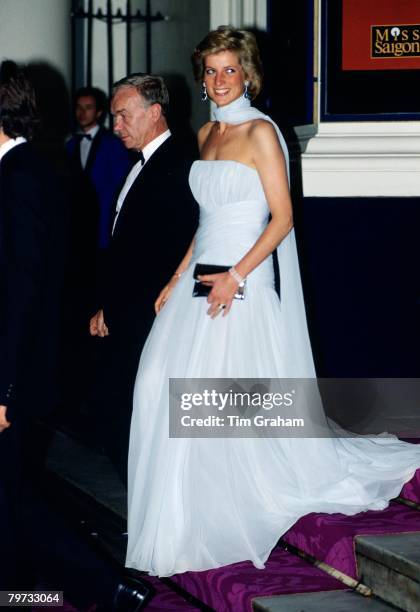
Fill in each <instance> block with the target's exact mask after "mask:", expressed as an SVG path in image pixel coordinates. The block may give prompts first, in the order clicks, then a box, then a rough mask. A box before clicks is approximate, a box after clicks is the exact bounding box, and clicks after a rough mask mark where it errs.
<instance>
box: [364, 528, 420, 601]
mask: <svg viewBox="0 0 420 612" xmlns="http://www.w3.org/2000/svg"><path fill="white" fill-rule="evenodd" d="M355 546H356V558H357V568H358V573H359V575H360V576H361V580H362V582H364V583H365V584H368V585H369V586H370V587H371V588H372V590H373V592H374V593H375V594H377V595H379V596H380V597H381V598H382V599H384V600H385V601H388V602H389V603H391V604H393V605H394V606H397V607H398V608H401V609H402V610H405V611H406V612H418V611H419V610H420V532H419V533H411V534H396V535H381V536H359V537H356V539H355Z"/></svg>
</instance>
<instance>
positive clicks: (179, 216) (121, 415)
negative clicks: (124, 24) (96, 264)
mask: <svg viewBox="0 0 420 612" xmlns="http://www.w3.org/2000/svg"><path fill="white" fill-rule="evenodd" d="M168 100H169V96H168V91H167V88H166V86H165V84H164V82H163V79H162V78H160V77H156V76H150V75H144V74H135V75H131V76H129V77H127V78H125V79H122V80H121V81H118V82H117V83H116V84H115V85H114V89H113V98H112V104H111V109H112V113H113V115H114V118H115V125H114V130H115V133H116V134H118V136H119V137H120V138H121V140H122V142H123V143H124V145H125V146H126V147H127V148H128V149H133V150H136V151H137V152H138V153H139V156H140V159H139V161H138V162H137V163H136V164H135V165H134V166H133V168H132V170H131V172H130V173H129V175H128V177H127V180H126V182H125V185H124V187H123V189H122V191H121V193H120V195H119V198H118V202H117V209H116V216H115V221H114V226H113V233H112V240H111V245H110V251H109V261H108V265H107V267H106V275H105V279H104V287H103V293H102V303H101V306H102V308H101V309H100V310H99V311H98V312H97V313H96V314H95V316H94V317H93V318H92V319H91V323H90V331H91V334H92V335H98V336H101V337H104V338H105V340H104V345H106V347H104V348H106V353H107V356H106V365H105V366H104V367H103V370H102V373H103V376H102V379H101V385H100V391H99V392H98V398H100V402H101V411H102V412H101V414H102V419H103V421H104V423H106V427H107V430H108V434H109V435H108V440H107V444H106V448H107V449H108V452H109V455H110V457H111V459H112V460H113V462H114V464H115V466H116V467H117V469H118V471H119V474H120V476H121V479H122V480H123V482H124V483H126V479H127V475H126V472H127V453H128V439H129V428H130V420H131V412H132V401H133V390H134V383H135V377H136V372H137V367H138V363H139V358H140V354H141V350H142V348H143V344H144V342H145V340H146V337H147V335H148V333H149V330H150V327H151V325H152V323H153V319H154V315H155V313H154V302H155V300H156V298H157V296H158V295H159V292H160V290H161V289H162V288H163V287H164V286H165V284H166V283H167V282H168V281H169V279H170V278H171V276H172V275H173V274H174V272H175V269H176V266H177V265H178V264H179V262H180V261H181V260H182V258H183V256H184V254H185V252H186V251H187V249H188V246H189V244H190V242H191V240H192V238H193V235H194V231H195V229H196V225H197V217H198V209H197V206H196V204H195V202H194V200H193V197H192V194H191V192H190V189H189V185H188V174H189V170H190V166H191V161H192V160H191V159H190V158H188V157H187V156H186V154H185V153H184V151H183V149H182V148H180V146H179V145H177V144H176V142H175V141H174V139H173V137H172V136H171V133H170V130H169V129H168V125H167V121H166V113H167V109H168ZM151 409H152V407H151Z"/></svg>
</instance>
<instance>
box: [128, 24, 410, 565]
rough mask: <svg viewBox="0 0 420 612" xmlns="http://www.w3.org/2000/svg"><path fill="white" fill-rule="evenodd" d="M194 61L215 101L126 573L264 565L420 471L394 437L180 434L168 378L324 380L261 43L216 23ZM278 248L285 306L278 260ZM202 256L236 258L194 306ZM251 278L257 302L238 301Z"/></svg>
mask: <svg viewBox="0 0 420 612" xmlns="http://www.w3.org/2000/svg"><path fill="white" fill-rule="evenodd" d="M193 62H194V64H195V71H196V77H197V79H199V80H200V82H202V83H203V95H204V97H205V96H206V95H207V96H208V97H209V98H210V99H211V100H213V101H214V102H215V103H216V105H217V109H216V111H215V121H212V122H209V123H207V124H206V125H204V126H203V127H202V128H201V130H200V132H199V146H200V151H201V160H200V161H197V162H195V163H194V164H193V166H192V169H191V174H190V185H191V189H192V191H193V194H194V196H195V198H196V200H197V202H198V203H199V205H200V225H199V228H198V231H197V234H196V236H195V238H194V241H193V244H192V245H191V248H190V249H189V251H188V253H187V254H186V256H185V258H184V259H183V261H182V262H181V263H180V265H179V267H178V269H177V270H176V271H175V274H174V277H173V278H172V279H171V280H170V282H169V284H168V285H167V286H166V287H165V288H164V290H163V291H162V293H161V294H160V296H159V298H158V300H157V302H156V310H157V312H158V313H159V314H158V316H157V318H156V320H155V323H154V326H153V328H152V330H151V332H150V335H149V338H148V340H147V342H146V345H145V347H144V350H143V353H142V356H141V360H140V365H139V370H138V375H137V381H136V388H135V394H134V412H133V419H132V424H131V437H130V451H129V470H128V550H127V560H126V565H127V566H128V567H133V568H136V569H139V570H143V571H146V572H149V573H150V574H153V575H158V576H168V575H172V574H175V573H180V572H185V571H188V570H207V569H210V568H215V567H219V566H222V565H227V564H229V563H234V562H239V561H244V560H250V561H252V562H253V564H254V565H255V566H256V567H258V568H263V567H264V562H265V561H266V560H267V558H268V556H269V554H270V551H271V550H272V548H273V547H274V546H275V544H276V542H277V541H278V539H279V538H280V536H281V535H282V534H283V533H284V532H285V531H286V530H287V529H289V528H290V527H291V526H292V525H293V523H294V522H295V521H296V520H298V519H299V518H300V517H301V516H303V515H305V514H307V513H309V512H343V513H346V514H355V513H357V512H360V511H363V510H367V509H383V508H385V507H386V506H387V504H388V501H389V500H390V499H391V498H392V497H395V496H396V495H397V494H398V493H399V491H400V489H401V487H402V486H403V484H404V483H405V482H406V481H407V480H409V479H410V478H411V477H412V475H413V474H414V472H415V470H416V468H418V467H420V448H419V447H416V446H415V445H410V444H406V443H403V442H400V441H398V440H396V439H392V438H361V437H356V438H354V437H353V438H352V437H349V438H346V437H339V438H334V437H331V438H321V439H319V438H318V439H317V438H304V439H302V438H294V439H290V438H262V439H261V438H259V439H257V438H244V439H240V438H235V439H233V438H230V439H229V438H217V439H208V438H170V437H169V433H168V429H169V427H168V422H169V417H168V413H169V408H168V403H169V388H168V381H169V378H227V377H229V378H299V377H300V378H314V377H315V370H314V365H313V359H312V352H311V347H310V343H309V337H308V331H307V325H306V317H305V310H304V305H303V298H302V289H301V283H300V274H299V266H298V259H297V253H296V246H295V239H294V232H293V229H292V208H291V202H290V197H289V190H288V156H287V149H286V146H285V144H284V140H283V138H282V136H281V134H280V133H279V131H278V129H277V127H276V126H275V125H274V124H273V123H272V121H271V120H270V118H269V117H267V116H265V115H263V114H262V113H260V112H259V111H257V110H256V109H254V108H252V107H251V106H250V102H249V97H254V96H255V95H256V94H257V93H258V92H259V90H260V87H261V67H260V61H259V56H258V49H257V46H256V42H255V38H254V36H253V35H252V34H251V33H248V32H245V31H241V30H234V29H232V28H228V27H221V28H219V29H218V30H217V31H214V32H210V33H209V34H208V35H207V37H206V38H205V39H204V40H203V41H202V42H201V43H200V45H199V46H198V48H197V49H196V50H195V52H194V55H193ZM168 197H170V194H168ZM180 205H181V203H180ZM270 214H271V219H270V220H269V215H270ZM278 245H279V247H278V258H279V267H280V279H281V300H279V298H278V296H277V294H276V293H275V290H274V280H273V266H272V258H271V253H272V252H273V250H274V249H276V248H277V246H278ZM197 262H201V263H207V264H209V263H210V264H222V265H232V264H234V268H233V269H232V270H230V271H229V272H224V273H221V274H216V275H212V276H206V277H202V279H201V280H203V281H206V282H207V283H209V284H210V285H211V286H212V289H211V292H210V295H209V297H208V299H207V300H206V299H204V298H193V297H192V291H193V285H194V282H195V281H194V279H193V270H194V266H195V264H196V263H197ZM242 278H246V297H245V299H244V300H234V299H233V297H234V294H235V292H236V291H237V287H238V283H239V282H240V281H241V279H242ZM139 282H140V281H139Z"/></svg>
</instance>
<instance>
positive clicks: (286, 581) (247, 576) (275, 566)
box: [171, 547, 346, 612]
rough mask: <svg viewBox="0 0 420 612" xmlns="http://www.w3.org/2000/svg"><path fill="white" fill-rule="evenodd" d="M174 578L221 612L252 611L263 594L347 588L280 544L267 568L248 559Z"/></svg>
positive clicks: (177, 583)
mask: <svg viewBox="0 0 420 612" xmlns="http://www.w3.org/2000/svg"><path fill="white" fill-rule="evenodd" d="M171 580H172V582H174V583H175V584H176V585H178V586H180V587H181V588H183V589H184V590H185V591H187V592H188V593H191V594H192V595H193V596H194V597H196V598H197V599H199V600H200V601H202V602H203V603H205V604H206V605H207V606H209V607H210V608H212V609H214V610H217V612H239V611H240V612H251V611H252V610H253V600H254V599H255V598H260V597H267V596H275V595H280V594H290V593H307V592H313V591H330V590H342V589H345V588H346V587H345V586H344V585H343V584H342V583H341V582H338V580H335V578H333V577H331V576H329V575H328V574H326V573H325V572H323V571H322V570H320V569H318V568H316V567H314V566H312V565H310V564H309V563H308V562H307V561H304V560H303V559H300V558H299V557H297V556H296V555H292V554H291V553H289V552H287V551H285V550H283V549H282V548H280V547H277V548H275V549H274V550H273V552H272V553H271V555H270V557H269V559H268V561H267V562H266V567H265V569H260V570H259V569H256V568H255V567H254V566H253V565H252V563H250V562H249V561H244V562H242V563H234V564H232V565H228V566H225V567H220V568H217V569H213V570H208V571H205V572H186V573H185V574H178V575H176V576H173V577H172V578H171ZM334 612H337V610H335V611H334Z"/></svg>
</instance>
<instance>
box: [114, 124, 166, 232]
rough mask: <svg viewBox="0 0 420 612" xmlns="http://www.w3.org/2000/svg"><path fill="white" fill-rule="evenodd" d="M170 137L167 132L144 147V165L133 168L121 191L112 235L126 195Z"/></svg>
mask: <svg viewBox="0 0 420 612" xmlns="http://www.w3.org/2000/svg"><path fill="white" fill-rule="evenodd" d="M170 135H171V130H166V132H163V133H162V134H160V135H159V136H157V137H156V138H155V139H154V140H152V141H151V142H149V144H147V145H146V146H145V147H144V149H143V150H142V153H143V157H144V163H143V164H142V160H139V161H138V162H137V163H136V164H134V166H133V167H132V168H131V170H130V172H129V174H128V176H127V178H126V179H125V183H124V186H123V188H122V189H121V193H120V195H119V196H118V200H117V207H116V211H115V219H114V224H113V226H112V233H114V229H115V225H116V223H117V219H118V215H119V213H120V210H121V208H122V205H123V204H124V200H125V198H126V195H127V193H128V192H129V191H130V189H131V187H132V186H133V183H134V181H135V180H136V178H137V177H138V175H139V174H140V172H141V171H142V168H144V166H145V165H146V164H147V162H148V161H149V159H150V158H151V157H152V155H153V153H154V152H155V151H156V150H157V149H158V148H159V147H160V145H161V144H163V143H164V142H165V140H167V139H168V138H169V136H170Z"/></svg>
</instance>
